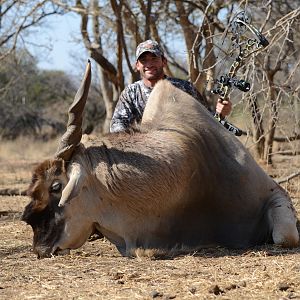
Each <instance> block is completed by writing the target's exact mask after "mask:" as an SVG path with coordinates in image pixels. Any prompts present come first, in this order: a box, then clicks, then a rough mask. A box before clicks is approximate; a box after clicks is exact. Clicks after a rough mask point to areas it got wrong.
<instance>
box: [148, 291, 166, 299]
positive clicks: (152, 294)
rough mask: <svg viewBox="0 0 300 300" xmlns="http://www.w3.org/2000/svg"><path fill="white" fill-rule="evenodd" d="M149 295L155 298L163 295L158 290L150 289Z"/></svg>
mask: <svg viewBox="0 0 300 300" xmlns="http://www.w3.org/2000/svg"><path fill="white" fill-rule="evenodd" d="M150 295H151V297H152V298H157V297H162V296H163V294H162V293H160V292H158V291H152V292H151V294H150Z"/></svg>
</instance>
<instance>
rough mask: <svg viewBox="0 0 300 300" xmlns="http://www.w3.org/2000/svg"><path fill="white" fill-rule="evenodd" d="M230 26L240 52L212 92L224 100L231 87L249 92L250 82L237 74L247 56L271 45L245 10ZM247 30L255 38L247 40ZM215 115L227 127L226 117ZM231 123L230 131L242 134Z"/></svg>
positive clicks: (233, 39)
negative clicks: (252, 23)
mask: <svg viewBox="0 0 300 300" xmlns="http://www.w3.org/2000/svg"><path fill="white" fill-rule="evenodd" d="M229 28H230V31H231V33H232V41H233V43H234V46H235V47H237V48H238V49H239V54H238V56H237V57H236V59H235V60H234V62H233V63H232V64H231V66H230V68H229V71H228V73H227V74H225V75H222V76H220V78H219V79H216V80H215V83H216V84H217V85H216V87H215V88H214V89H213V90H212V93H214V94H218V95H219V96H220V98H221V99H222V100H224V99H225V98H226V97H227V96H228V93H229V91H230V89H231V88H238V89H239V90H240V91H242V92H248V91H249V90H250V83H249V82H246V81H245V80H243V79H238V78H236V76H235V75H236V73H237V71H238V69H239V68H240V67H241V66H242V64H243V62H244V61H245V60H246V58H248V57H249V56H250V55H251V54H253V53H255V52H257V51H259V50H261V49H262V48H264V47H266V46H268V45H269V42H268V40H267V39H266V38H265V37H264V36H263V35H262V33H261V32H260V31H259V30H258V29H256V28H255V27H254V26H253V25H251V16H250V15H249V14H247V13H246V12H245V11H241V12H239V13H238V14H237V15H236V16H235V17H234V18H233V20H232V21H231V23H230V27H229ZM247 30H249V31H250V32H251V33H252V34H253V35H254V39H253V38H248V39H246V42H245V41H244V40H245V33H246V32H247ZM215 117H216V118H217V119H218V120H219V122H221V123H222V124H223V126H225V127H226V128H227V126H226V123H228V122H227V121H226V120H225V119H224V117H222V116H220V115H219V114H217V113H216V114H215ZM228 124H229V123H228ZM228 124H227V125H228ZM229 125H230V126H229V127H228V128H227V129H228V130H229V131H232V132H233V133H234V134H235V135H241V134H242V131H241V130H240V129H238V128H236V127H235V126H233V125H232V124H229Z"/></svg>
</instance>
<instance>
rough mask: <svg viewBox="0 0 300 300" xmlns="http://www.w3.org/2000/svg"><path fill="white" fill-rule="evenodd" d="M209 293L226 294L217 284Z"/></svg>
mask: <svg viewBox="0 0 300 300" xmlns="http://www.w3.org/2000/svg"><path fill="white" fill-rule="evenodd" d="M208 291H209V292H210V293H212V294H215V295H220V294H222V293H224V291H223V290H222V289H220V287H219V286H218V285H217V284H216V285H213V286H212V287H211V288H210V289H209V290H208Z"/></svg>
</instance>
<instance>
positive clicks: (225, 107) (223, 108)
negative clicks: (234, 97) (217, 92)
mask: <svg viewBox="0 0 300 300" xmlns="http://www.w3.org/2000/svg"><path fill="white" fill-rule="evenodd" d="M231 110H232V103H231V101H230V100H229V99H224V100H222V99H220V98H219V99H218V102H217V105H216V112H217V113H218V114H219V115H221V116H223V117H225V116H228V115H229V114H230V113H231Z"/></svg>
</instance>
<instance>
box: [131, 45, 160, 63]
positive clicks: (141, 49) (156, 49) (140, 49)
mask: <svg viewBox="0 0 300 300" xmlns="http://www.w3.org/2000/svg"><path fill="white" fill-rule="evenodd" d="M145 52H151V53H153V54H155V55H156V56H164V51H163V49H162V48H161V47H160V45H159V44H158V43H157V42H156V41H152V40H147V41H145V42H142V43H140V44H139V45H138V46H137V48H136V53H135V57H136V60H138V59H139V57H140V56H141V55H142V54H143V53H145Z"/></svg>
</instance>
